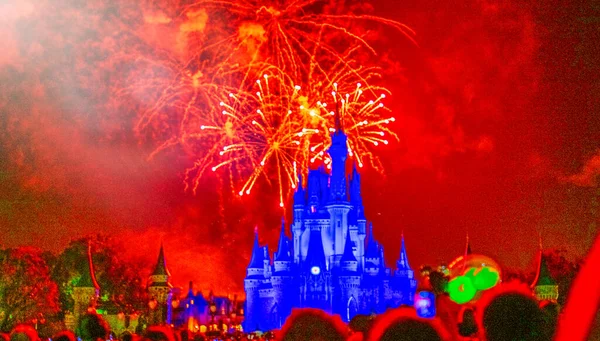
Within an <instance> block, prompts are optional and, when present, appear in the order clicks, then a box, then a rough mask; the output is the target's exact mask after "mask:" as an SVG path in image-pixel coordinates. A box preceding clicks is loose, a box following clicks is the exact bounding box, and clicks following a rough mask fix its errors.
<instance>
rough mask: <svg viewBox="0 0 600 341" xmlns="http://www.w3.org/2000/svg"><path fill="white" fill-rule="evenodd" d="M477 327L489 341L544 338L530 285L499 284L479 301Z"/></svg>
mask: <svg viewBox="0 0 600 341" xmlns="http://www.w3.org/2000/svg"><path fill="white" fill-rule="evenodd" d="M479 304H480V308H479V309H478V311H479V312H480V314H479V324H480V330H481V332H482V333H483V334H485V338H486V340H488V341H500V340H502V341H506V340H522V341H529V340H545V339H547V338H546V336H545V335H544V334H545V332H544V315H543V313H542V311H541V309H540V308H539V307H538V304H537V302H536V300H535V299H534V298H533V296H532V295H531V292H530V291H529V289H528V288H527V287H525V286H522V285H518V284H509V285H502V286H499V287H498V288H497V289H495V290H491V291H490V292H488V293H486V294H485V295H484V297H482V299H481V300H480V302H479Z"/></svg>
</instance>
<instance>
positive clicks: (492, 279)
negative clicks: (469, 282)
mask: <svg viewBox="0 0 600 341" xmlns="http://www.w3.org/2000/svg"><path fill="white" fill-rule="evenodd" d="M499 280H500V275H499V274H498V272H497V271H495V270H494V269H490V268H483V269H481V270H479V272H478V273H477V275H476V276H475V280H474V281H473V285H474V286H475V288H477V290H487V289H490V288H493V287H494V286H495V285H496V284H498V281H499Z"/></svg>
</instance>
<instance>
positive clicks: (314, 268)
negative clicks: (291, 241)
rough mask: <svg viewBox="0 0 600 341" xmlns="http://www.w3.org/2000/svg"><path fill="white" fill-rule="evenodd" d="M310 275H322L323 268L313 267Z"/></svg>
mask: <svg viewBox="0 0 600 341" xmlns="http://www.w3.org/2000/svg"><path fill="white" fill-rule="evenodd" d="M310 273H311V274H313V275H315V276H316V275H318V274H320V273H321V268H320V267H318V266H313V267H312V268H310Z"/></svg>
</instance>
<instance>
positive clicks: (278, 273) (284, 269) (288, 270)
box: [271, 219, 298, 328]
mask: <svg viewBox="0 0 600 341" xmlns="http://www.w3.org/2000/svg"><path fill="white" fill-rule="evenodd" d="M290 246H291V242H290V240H289V239H288V238H287V236H286V235H285V222H284V221H283V219H282V220H281V232H280V235H279V246H278V249H277V253H276V254H275V257H274V258H275V260H274V262H273V268H274V271H273V275H272V276H271V283H272V285H273V293H274V294H273V298H274V303H275V304H276V305H277V306H276V307H275V309H276V312H277V316H274V318H273V320H274V321H273V322H274V324H275V325H274V326H273V327H274V328H281V325H282V324H283V322H284V321H285V318H287V316H289V315H290V313H291V311H292V307H293V306H294V305H295V304H296V301H297V300H296V298H297V297H298V291H297V290H296V288H294V285H293V284H294V283H293V281H294V276H293V273H292V270H293V264H294V263H293V260H292V250H291V248H290ZM272 310H273V309H272Z"/></svg>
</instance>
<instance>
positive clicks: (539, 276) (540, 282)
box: [531, 249, 558, 302]
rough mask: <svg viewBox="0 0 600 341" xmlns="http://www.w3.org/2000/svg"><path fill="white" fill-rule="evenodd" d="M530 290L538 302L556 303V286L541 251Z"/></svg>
mask: <svg viewBox="0 0 600 341" xmlns="http://www.w3.org/2000/svg"><path fill="white" fill-rule="evenodd" d="M531 288H532V289H533V293H534V295H535V297H536V298H537V299H538V300H540V301H546V300H547V301H552V302H556V300H558V284H557V283H556V281H555V280H554V279H553V278H552V275H551V274H550V270H548V264H547V262H546V257H544V253H543V252H542V250H541V249H540V255H539V262H538V269H537V273H536V276H535V279H534V280H533V284H531Z"/></svg>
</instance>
